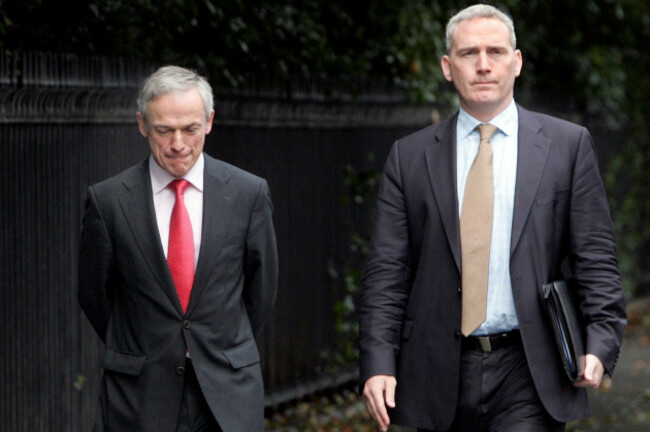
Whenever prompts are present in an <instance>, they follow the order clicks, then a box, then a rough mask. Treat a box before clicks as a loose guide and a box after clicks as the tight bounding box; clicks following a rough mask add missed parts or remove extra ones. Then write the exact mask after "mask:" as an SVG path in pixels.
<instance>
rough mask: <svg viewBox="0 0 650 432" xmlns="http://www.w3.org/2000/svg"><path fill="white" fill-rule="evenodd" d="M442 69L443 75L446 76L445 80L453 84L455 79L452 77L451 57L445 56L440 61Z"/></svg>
mask: <svg viewBox="0 0 650 432" xmlns="http://www.w3.org/2000/svg"><path fill="white" fill-rule="evenodd" d="M440 68H441V69H442V74H443V75H444V76H445V79H446V80H447V81H449V82H453V81H454V79H453V77H452V76H451V65H450V64H449V56H448V55H444V56H442V59H441V60H440Z"/></svg>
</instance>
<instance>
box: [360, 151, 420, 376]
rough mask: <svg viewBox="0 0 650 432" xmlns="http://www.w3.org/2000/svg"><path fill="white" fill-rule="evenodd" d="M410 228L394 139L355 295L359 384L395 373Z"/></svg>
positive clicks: (407, 285) (406, 290) (407, 281)
mask: <svg viewBox="0 0 650 432" xmlns="http://www.w3.org/2000/svg"><path fill="white" fill-rule="evenodd" d="M409 269H410V245H409V228H408V217H407V211H406V203H405V196H404V190H403V182H402V173H401V168H400V161H399V142H397V143H395V144H394V145H393V148H392V150H391V152H390V154H389V156H388V159H387V161H386V166H385V168H384V173H383V176H382V179H381V183H380V187H379V192H378V195H377V208H376V219H375V225H374V230H373V235H372V240H371V245H370V252H369V254H368V261H367V264H366V270H365V273H364V276H363V279H362V291H361V296H360V300H359V319H360V325H359V345H360V382H361V386H363V383H364V382H365V381H366V380H367V379H368V378H370V377H372V376H375V375H393V376H394V375H395V374H396V368H395V359H396V356H397V353H398V351H399V341H400V334H401V330H402V323H403V320H404V313H405V309H406V304H407V300H408V295H409V294H408V293H409V290H410V270H409Z"/></svg>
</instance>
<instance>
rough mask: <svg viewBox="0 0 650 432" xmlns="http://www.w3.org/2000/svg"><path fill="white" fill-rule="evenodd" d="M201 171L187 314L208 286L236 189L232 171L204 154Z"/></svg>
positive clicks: (234, 199) (228, 219)
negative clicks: (200, 210)
mask: <svg viewBox="0 0 650 432" xmlns="http://www.w3.org/2000/svg"><path fill="white" fill-rule="evenodd" d="M204 158H205V169H204V173H203V178H204V180H203V227H202V231H201V248H200V252H199V261H198V263H197V266H196V273H195V276H194V286H193V287H192V295H191V297H190V303H189V305H188V307H187V313H188V314H189V313H191V311H192V310H193V309H194V307H195V306H196V304H198V303H199V299H200V297H201V293H202V292H203V291H204V289H205V287H206V286H207V282H208V279H209V276H210V273H211V272H212V271H213V270H214V267H215V266H216V265H217V262H216V260H217V258H218V257H219V252H220V251H221V248H222V247H223V243H224V240H225V239H226V234H227V231H228V225H229V224H230V219H231V217H232V213H233V210H234V206H235V202H236V198H237V190H236V189H235V188H234V187H233V186H232V184H231V182H230V180H231V177H232V176H231V174H230V173H229V172H228V171H227V169H226V168H225V166H223V165H222V164H221V163H220V162H219V161H217V160H216V159H213V158H211V157H210V156H208V155H206V154H204Z"/></svg>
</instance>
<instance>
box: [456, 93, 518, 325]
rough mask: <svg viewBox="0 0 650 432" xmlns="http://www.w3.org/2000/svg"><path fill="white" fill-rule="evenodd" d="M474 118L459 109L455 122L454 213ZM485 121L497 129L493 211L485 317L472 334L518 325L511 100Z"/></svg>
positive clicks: (474, 147)
mask: <svg viewBox="0 0 650 432" xmlns="http://www.w3.org/2000/svg"><path fill="white" fill-rule="evenodd" d="M481 123H482V122H480V121H478V120H476V119H475V118H473V117H472V116H470V115H469V114H467V112H466V111H464V110H463V109H462V108H461V109H460V113H459V115H458V122H457V130H456V133H457V137H456V138H457V139H456V143H457V144H456V146H457V147H456V154H457V166H456V168H457V170H456V173H457V174H456V176H457V177H456V181H457V187H458V190H457V192H458V205H459V209H458V214H459V215H460V212H461V211H462V203H463V194H464V192H465V181H466V180H467V174H468V173H469V169H470V167H471V166H472V162H473V161H474V158H475V157H476V154H477V153H478V146H479V141H480V135H479V132H478V130H476V126H478V125H479V124H481ZM488 123H490V124H492V125H494V126H496V127H497V128H498V130H497V132H496V133H495V134H494V136H493V137H492V139H491V140H490V142H491V143H492V170H493V174H494V176H493V178H494V213H493V217H492V241H491V244H490V267H489V275H488V297H487V318H486V320H485V322H484V323H483V324H481V326H480V327H479V328H478V329H476V330H475V331H474V333H472V334H473V335H475V336H481V335H486V334H494V333H499V332H504V331H509V330H512V329H516V328H518V327H519V323H518V321H517V313H516V310H515V303H514V299H513V296H512V284H511V282H510V239H511V236H512V215H513V211H514V201H515V182H516V177H517V144H518V142H517V141H518V140H517V134H518V131H519V115H518V112H517V106H516V105H515V101H514V100H513V101H512V102H511V103H510V105H508V107H507V108H506V109H505V110H504V111H503V112H501V113H500V114H499V115H497V116H496V117H495V118H493V119H492V120H490V121H489V122H488Z"/></svg>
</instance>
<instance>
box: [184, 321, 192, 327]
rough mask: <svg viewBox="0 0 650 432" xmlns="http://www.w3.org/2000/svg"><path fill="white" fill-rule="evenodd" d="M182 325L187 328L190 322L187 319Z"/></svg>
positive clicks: (190, 325)
mask: <svg viewBox="0 0 650 432" xmlns="http://www.w3.org/2000/svg"><path fill="white" fill-rule="evenodd" d="M183 327H184V328H186V329H188V328H190V327H192V323H191V322H189V321H183Z"/></svg>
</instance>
